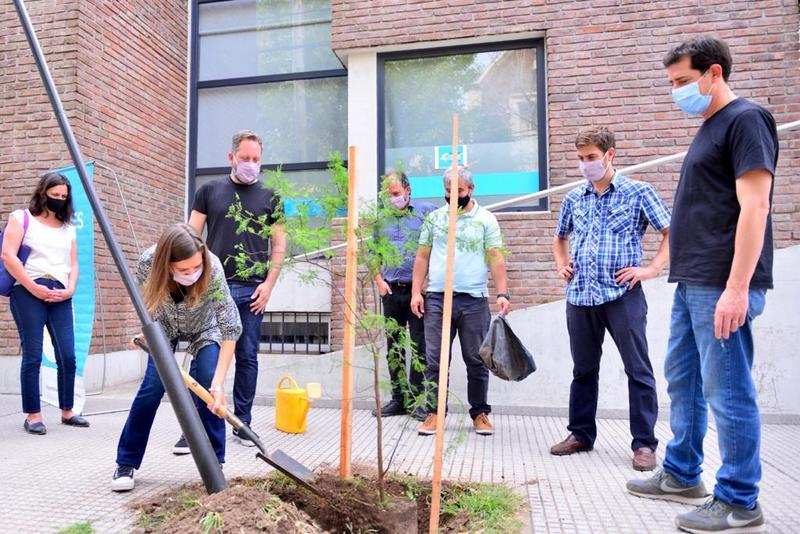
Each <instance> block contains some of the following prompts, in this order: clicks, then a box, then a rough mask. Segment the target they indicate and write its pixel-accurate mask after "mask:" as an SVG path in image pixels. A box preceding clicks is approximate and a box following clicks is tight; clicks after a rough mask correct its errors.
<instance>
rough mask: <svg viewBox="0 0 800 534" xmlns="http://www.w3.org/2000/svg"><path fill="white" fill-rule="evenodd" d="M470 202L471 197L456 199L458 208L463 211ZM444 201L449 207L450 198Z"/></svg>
mask: <svg viewBox="0 0 800 534" xmlns="http://www.w3.org/2000/svg"><path fill="white" fill-rule="evenodd" d="M470 200H472V196H471V195H467V196H465V197H458V207H459V208H460V209H462V210H463V209H464V208H466V207H467V204H469V201H470ZM444 201H445V202H447V205H448V206H449V205H450V197H449V196H446V197H444Z"/></svg>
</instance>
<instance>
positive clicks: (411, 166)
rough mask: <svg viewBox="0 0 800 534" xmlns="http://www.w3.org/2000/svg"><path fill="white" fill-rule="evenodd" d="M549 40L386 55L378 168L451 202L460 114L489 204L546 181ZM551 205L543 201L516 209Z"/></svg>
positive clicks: (421, 195) (420, 193)
mask: <svg viewBox="0 0 800 534" xmlns="http://www.w3.org/2000/svg"><path fill="white" fill-rule="evenodd" d="M543 57H544V56H543V48H542V43H541V42H540V41H533V42H530V41H526V42H523V43H508V44H502V45H492V46H488V45H487V46H479V47H467V48H460V49H441V50H428V51H424V52H417V53H413V54H409V53H392V54H384V55H382V56H380V61H379V76H380V79H379V106H380V107H379V125H378V136H379V158H381V160H380V161H379V166H380V169H381V171H382V172H385V171H386V170H387V169H391V168H401V169H402V170H404V171H405V172H406V174H407V175H408V176H409V179H410V181H411V186H412V195H413V196H414V198H418V199H432V200H436V201H437V202H440V203H441V202H442V201H441V198H442V196H443V195H444V187H443V183H442V175H443V173H444V171H445V170H446V169H447V168H448V167H449V166H450V157H451V147H450V144H451V143H452V115H453V114H454V113H457V114H458V115H459V120H460V125H461V126H460V132H459V134H460V141H461V145H460V146H459V148H458V156H459V160H460V161H465V162H466V164H467V165H468V167H469V168H470V170H471V171H472V173H473V177H474V180H475V197H476V198H477V199H478V200H479V202H481V203H482V204H483V205H487V204H491V203H493V202H498V201H501V200H506V199H509V198H513V197H516V196H520V195H524V194H527V193H534V192H536V191H540V190H542V189H544V188H546V187H547V176H546V168H547V167H546V164H545V162H546V144H547V143H546V136H545V116H544V109H545V102H544V94H545V91H544V70H543V68H541V66H542V65H543ZM520 209H527V210H530V209H547V203H546V201H545V200H544V199H542V200H540V201H535V202H534V203H533V204H528V205H522V206H521V207H514V208H511V210H515V211H519V210H520Z"/></svg>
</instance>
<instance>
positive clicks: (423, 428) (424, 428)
mask: <svg viewBox="0 0 800 534" xmlns="http://www.w3.org/2000/svg"><path fill="white" fill-rule="evenodd" d="M417 433H418V434H419V435H420V436H430V435H432V434H436V414H435V413H429V414H428V417H426V418H425V421H424V422H423V423H422V424H421V425H419V427H418V428H417Z"/></svg>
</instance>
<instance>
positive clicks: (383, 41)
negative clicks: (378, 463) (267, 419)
mask: <svg viewBox="0 0 800 534" xmlns="http://www.w3.org/2000/svg"><path fill="white" fill-rule="evenodd" d="M798 28H800V16H799V15H798V3H797V2H796V1H793V0H784V1H758V2H736V1H713V2H712V1H708V2H702V3H700V2H697V3H694V5H691V6H687V5H686V3H685V2H666V1H657V2H620V1H617V0H593V1H578V2H572V1H569V2H568V1H561V2H554V1H550V2H542V1H533V2H532V1H531V0H507V1H502V0H496V1H485V0H484V1H480V0H440V1H415V0H382V1H351V0H348V1H336V0H334V1H333V23H332V29H331V32H332V43H333V47H334V49H335V50H337V52H340V53H341V52H346V50H348V49H356V48H358V49H363V48H368V47H379V46H385V45H400V44H412V45H413V43H416V42H435V41H447V40H450V39H461V38H472V37H482V36H496V35H503V34H513V33H519V32H532V31H538V32H542V31H543V32H544V34H545V50H546V63H547V114H548V135H549V138H548V156H549V162H550V163H549V172H550V185H553V186H555V185H560V184H563V183H567V182H570V181H573V180H577V179H579V174H578V170H577V165H576V163H575V156H574V145H573V142H574V138H575V134H576V133H577V131H578V130H579V129H580V128H581V127H583V126H586V125H589V124H606V125H609V126H611V127H612V128H613V130H614V131H615V132H616V134H617V154H618V156H617V159H616V165H617V166H626V165H631V164H635V163H640V162H643V161H646V160H648V159H652V158H655V157H659V156H665V155H669V154H673V153H675V152H679V151H681V150H684V149H685V148H686V147H687V146H688V144H689V142H690V141H691V139H692V136H693V135H694V133H695V131H696V129H697V127H698V125H699V124H700V121H699V120H697V119H690V118H686V117H685V115H684V114H683V113H682V112H680V111H679V110H678V109H677V108H676V107H675V106H674V104H673V103H672V101H671V98H670V94H669V86H668V83H667V80H666V77H665V74H664V69H663V67H662V63H661V60H662V57H663V56H664V54H665V53H666V52H667V51H668V50H669V48H671V46H673V45H675V44H677V43H679V42H681V41H682V40H684V39H687V38H689V37H692V36H695V35H700V34H712V35H715V36H718V37H720V38H722V39H725V40H726V41H727V42H728V43H729V45H730V46H731V51H732V54H733V58H734V68H733V74H732V76H731V80H730V83H731V86H732V87H733V89H734V91H735V92H736V93H737V94H738V95H740V96H744V97H747V98H750V99H753V100H755V101H757V102H759V103H761V104H763V105H764V106H766V107H767V108H768V109H769V110H770V111H771V112H772V113H773V114H774V115H775V118H776V120H777V122H778V123H779V124H780V123H783V122H789V121H792V120H797V119H798V118H800V90H798V88H800V61H799V60H800V46H799V45H798ZM679 169H680V165H679V164H670V165H664V166H662V167H659V168H656V169H652V170H650V171H648V172H643V173H641V174H639V175H637V176H636V178H639V179H642V180H646V181H649V182H651V183H653V184H654V185H655V186H656V188H657V189H658V190H659V192H660V193H661V194H662V195H663V196H664V198H665V199H667V200H668V202H669V203H670V204H671V202H672V195H673V193H674V190H675V186H676V184H677V178H678V171H679ZM560 199H561V195H559V196H556V197H553V198H552V199H551V213H549V214H545V213H518V214H510V213H509V214H505V213H504V214H499V215H498V219H499V220H500V223H501V226H502V228H503V231H504V234H505V237H506V241H507V243H508V245H509V249H510V256H509V259H508V271H509V279H510V283H509V285H510V288H511V291H512V292H513V293H514V294H515V295H516V297H515V298H514V306H515V307H527V306H532V305H535V304H540V303H543V302H548V301H552V300H554V299H557V298H562V296H563V290H562V285H561V283H560V282H559V281H558V280H557V279H556V277H555V275H554V273H553V263H552V256H551V254H550V248H551V243H552V237H551V236H552V232H553V228H554V227H555V214H557V212H558V209H559V206H560V204H559V203H560ZM773 224H774V236H775V245H776V247H778V248H782V247H787V246H790V245H796V244H798V243H800V131H794V132H791V133H789V132H787V133H785V134H782V135H781V154H780V162H779V170H778V173H777V178H776V187H775V196H774V206H773ZM657 241H658V239H657V236H656V235H655V234H653V233H652V232H650V233H648V237H647V240H646V248H647V250H648V254H649V255H652V254H653V253H654V250H655V247H656V245H657ZM336 312H337V310H334V314H336ZM335 321H336V317H334V322H335ZM334 342H335V341H334Z"/></svg>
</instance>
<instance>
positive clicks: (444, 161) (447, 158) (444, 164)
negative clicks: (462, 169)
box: [433, 145, 469, 170]
mask: <svg viewBox="0 0 800 534" xmlns="http://www.w3.org/2000/svg"><path fill="white" fill-rule="evenodd" d="M433 161H434V162H436V166H435V167H434V168H435V169H437V170H438V169H441V170H445V169H449V168H450V167H451V166H452V165H453V146H452V145H439V146H436V147H434V157H433ZM458 164H459V165H468V164H469V162H468V160H467V145H458Z"/></svg>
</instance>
